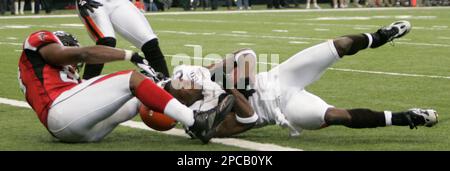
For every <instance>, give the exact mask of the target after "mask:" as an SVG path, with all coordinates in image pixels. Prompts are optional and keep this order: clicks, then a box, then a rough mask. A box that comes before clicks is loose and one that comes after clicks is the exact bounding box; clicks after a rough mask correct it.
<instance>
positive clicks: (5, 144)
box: [0, 8, 450, 151]
mask: <svg viewBox="0 0 450 171" xmlns="http://www.w3.org/2000/svg"><path fill="white" fill-rule="evenodd" d="M64 13H67V14H64V15H43V16H40V17H31V16H21V17H0V80H1V81H0V98H2V99H13V100H18V101H24V97H23V94H22V93H21V92H20V90H19V86H18V81H17V67H18V66H17V64H18V59H19V57H20V53H21V51H22V42H23V41H24V39H25V38H26V37H27V36H28V35H29V34H30V33H31V32H34V31H37V30H42V29H44V30H50V31H56V30H64V31H67V32H70V33H72V34H74V35H75V36H77V38H78V40H79V41H80V43H81V44H82V45H84V46H88V45H94V42H93V41H92V40H91V39H90V38H89V36H88V34H87V31H86V29H85V28H84V26H83V25H82V24H81V22H80V19H79V18H78V17H77V16H76V15H75V11H66V12H64ZM146 17H147V19H148V20H149V21H150V23H151V25H152V28H153V29H154V31H155V33H156V34H157V35H158V37H159V39H160V45H161V48H162V50H163V52H164V54H165V55H166V56H167V58H168V63H169V68H173V66H172V65H171V61H175V60H171V59H172V58H179V57H177V54H186V55H188V56H191V57H192V56H194V49H193V47H195V46H198V45H199V46H201V47H202V50H203V51H202V55H200V57H204V56H207V55H208V54H218V55H220V56H225V54H227V53H230V52H232V51H234V50H237V49H239V48H244V47H248V48H252V49H254V50H255V51H256V52H257V53H259V54H269V55H270V54H278V55H279V59H280V62H282V61H284V60H286V59H288V58H289V57H290V56H291V55H293V54H295V53H297V52H299V51H300V50H302V49H305V48H307V47H310V46H313V45H315V44H317V43H320V42H323V41H325V40H327V39H331V38H334V37H338V36H342V35H347V34H355V33H364V32H374V31H376V30H377V29H378V28H380V27H382V26H386V25H388V24H390V23H392V22H393V21H395V20H408V21H410V22H411V24H412V26H413V29H412V31H411V32H410V33H409V34H408V35H407V36H405V37H403V38H401V39H398V40H395V41H394V42H393V43H388V44H386V45H385V46H383V47H380V48H378V49H369V50H364V51H361V52H359V53H358V54H356V55H353V56H347V57H345V58H344V59H342V60H340V61H339V62H338V63H336V64H335V65H333V66H332V68H330V69H329V70H328V71H327V72H326V73H325V74H324V75H323V77H322V78H321V79H320V80H318V81H317V82H315V83H314V84H312V85H310V86H309V87H307V88H306V89H307V90H308V91H310V92H312V93H314V94H316V95H318V96H320V97H321V98H322V99H324V100H325V101H327V102H328V103H329V104H331V105H334V106H336V107H340V108H371V109H374V110H379V111H382V110H392V111H402V110H406V109H409V108H414V107H420V108H433V109H436V110H437V112H438V113H439V123H438V124H437V125H436V126H435V127H432V128H426V127H419V129H417V130H410V129H409V127H387V128H376V129H349V128H346V127H342V126H335V127H328V128H325V129H322V130H318V131H304V132H303V133H302V135H301V136H299V137H289V130H288V129H283V128H281V127H279V126H267V127H264V128H259V129H253V130H250V131H248V132H246V133H243V134H240V135H237V136H234V137H233V138H234V139H233V140H235V141H232V142H229V143H225V144H223V141H220V140H214V141H213V143H210V144H208V145H202V144H201V143H200V141H198V140H190V139H188V138H186V137H181V136H174V135H169V134H163V133H158V132H154V131H148V130H144V129H138V128H132V127H130V126H119V127H118V128H117V129H116V130H114V131H113V132H112V133H111V134H110V135H108V136H107V137H106V138H105V139H104V140H103V141H101V142H98V143H90V144H65V143H61V142H58V141H57V140H55V139H53V138H52V137H51V135H50V134H49V133H48V132H47V131H46V129H45V128H44V127H43V126H42V125H41V123H40V122H39V120H38V118H37V116H36V114H35V113H34V112H33V111H32V110H31V109H29V108H24V107H18V106H17V105H15V106H14V105H10V104H4V103H5V102H4V100H0V130H1V131H0V150H189V151H191V150H192V151H202V150H256V149H252V148H247V147H246V146H244V145H240V144H244V143H243V142H249V141H251V142H254V143H258V144H261V145H264V144H265V145H267V144H271V145H274V146H276V147H287V148H290V149H294V150H295V149H297V150H300V149H301V150H308V151H310V150H382V151H383V150H450V131H449V130H450V125H449V121H450V120H449V119H450V116H449V115H450V50H449V49H450V28H449V27H450V8H416V9H412V8H399V9H394V8H386V9H384V8H383V9H378V10H372V9H354V10H352V9H350V10H279V11H277V10H269V11H266V10H261V11H258V10H253V11H249V12H227V11H219V12H206V13H204V12H196V13H187V12H173V13H170V12H168V13H167V12H166V13H164V12H163V13H156V14H147V15H146ZM117 47H119V48H124V49H130V50H134V51H139V49H136V48H135V47H134V46H132V45H131V44H130V43H128V42H127V41H125V40H124V39H123V38H121V37H119V38H118V44H117ZM260 62H261V63H263V64H267V63H269V64H270V65H272V62H271V61H270V59H269V61H260ZM270 65H269V68H270ZM133 68H134V66H133V65H132V64H131V63H129V62H115V63H111V64H108V65H106V66H105V69H104V70H103V73H112V72H114V71H118V70H125V69H133ZM99 96H101V94H99ZM135 121H138V122H139V121H140V119H139V118H138V117H137V118H136V119H135ZM133 123H135V122H133ZM240 140H247V141H240ZM214 142H221V143H214ZM267 150H273V149H270V148H267Z"/></svg>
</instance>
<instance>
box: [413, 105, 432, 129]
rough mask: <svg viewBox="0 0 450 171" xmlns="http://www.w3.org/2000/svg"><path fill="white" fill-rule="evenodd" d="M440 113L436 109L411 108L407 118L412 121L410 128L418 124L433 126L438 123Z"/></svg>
mask: <svg viewBox="0 0 450 171" xmlns="http://www.w3.org/2000/svg"><path fill="white" fill-rule="evenodd" d="M438 116H439V115H438V113H437V112H436V110H434V109H420V108H413V109H409V110H408V113H407V118H408V119H409V120H410V121H411V124H410V128H411V129H412V128H414V127H416V126H426V127H432V126H434V125H436V124H437V123H438V122H439V121H438Z"/></svg>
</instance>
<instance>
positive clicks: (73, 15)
mask: <svg viewBox="0 0 450 171" xmlns="http://www.w3.org/2000/svg"><path fill="white" fill-rule="evenodd" d="M429 9H450V7H415V8H410V7H389V8H346V9H321V10H314V9H311V10H306V9H282V10H246V11H179V12H157V13H145V14H144V15H146V16H152V15H202V14H259V13H291V12H302V13H308V12H316V13H321V12H332V11H334V12H339V11H393V10H408V11H410V10H429ZM73 12H74V13H75V11H73ZM74 17H78V15H76V14H62V15H29V16H3V17H0V20H1V19H30V18H74Z"/></svg>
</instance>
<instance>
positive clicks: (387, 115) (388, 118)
mask: <svg viewBox="0 0 450 171" xmlns="http://www.w3.org/2000/svg"><path fill="white" fill-rule="evenodd" d="M384 117H385V119H386V126H391V125H392V112H391V111H384Z"/></svg>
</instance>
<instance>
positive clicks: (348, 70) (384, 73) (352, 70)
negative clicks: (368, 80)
mask: <svg viewBox="0 0 450 171" xmlns="http://www.w3.org/2000/svg"><path fill="white" fill-rule="evenodd" d="M328 69H329V70H335V71H344V72H359V73H368V74H380V75H392V76H404V77H424V78H442V79H450V76H439V75H421V74H405V73H396V72H381V71H366V70H356V69H345V68H328Z"/></svg>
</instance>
